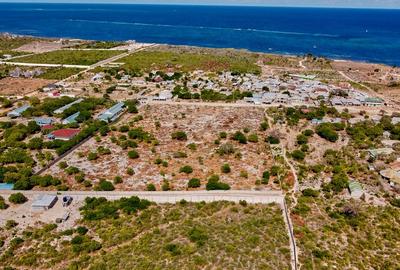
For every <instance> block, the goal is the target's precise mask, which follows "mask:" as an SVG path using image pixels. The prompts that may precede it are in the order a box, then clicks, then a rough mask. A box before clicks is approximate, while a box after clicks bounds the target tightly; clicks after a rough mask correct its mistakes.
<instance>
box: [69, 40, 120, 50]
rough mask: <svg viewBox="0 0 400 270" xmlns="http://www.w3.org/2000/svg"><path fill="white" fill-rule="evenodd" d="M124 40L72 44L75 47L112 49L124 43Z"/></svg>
mask: <svg viewBox="0 0 400 270" xmlns="http://www.w3.org/2000/svg"><path fill="white" fill-rule="evenodd" d="M124 44H125V43H124V42H120V41H93V42H85V43H82V44H78V45H75V46H72V48H74V49H112V48H114V47H117V46H121V45H124Z"/></svg>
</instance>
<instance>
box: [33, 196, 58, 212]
mask: <svg viewBox="0 0 400 270" xmlns="http://www.w3.org/2000/svg"><path fill="white" fill-rule="evenodd" d="M57 200H58V197H57V196H56V195H47V194H45V195H39V196H37V197H36V198H35V200H34V201H33V203H32V210H36V211H39V210H48V209H50V208H52V207H53V206H54V205H55V204H56V202H57Z"/></svg>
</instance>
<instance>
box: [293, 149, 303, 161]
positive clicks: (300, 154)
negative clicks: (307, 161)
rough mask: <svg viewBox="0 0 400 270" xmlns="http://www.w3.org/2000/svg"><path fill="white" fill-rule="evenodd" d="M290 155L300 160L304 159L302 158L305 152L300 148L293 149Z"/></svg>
mask: <svg viewBox="0 0 400 270" xmlns="http://www.w3.org/2000/svg"><path fill="white" fill-rule="evenodd" d="M291 156H292V158H294V159H295V160H298V161H301V160H304V158H305V157H306V154H305V153H304V152H303V151H301V150H294V151H293V152H292V154H291Z"/></svg>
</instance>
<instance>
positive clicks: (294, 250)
mask: <svg viewBox="0 0 400 270" xmlns="http://www.w3.org/2000/svg"><path fill="white" fill-rule="evenodd" d="M265 118H266V119H267V122H268V126H269V128H271V127H272V120H271V117H270V116H269V115H268V114H267V112H266V111H265ZM279 147H280V148H281V152H282V155H283V158H284V160H285V163H286V164H287V165H288V166H289V168H290V170H291V172H292V174H293V177H294V185H293V188H292V190H291V191H290V197H291V199H292V200H293V202H294V204H292V207H293V205H296V204H297V198H296V192H297V191H298V187H299V184H298V177H297V173H296V170H295V168H294V166H293V165H292V163H291V162H290V161H289V159H288V158H287V156H286V148H285V147H284V146H283V144H282V142H280V143H279ZM283 211H284V213H283V216H284V220H285V224H286V227H287V229H288V235H289V237H290V258H291V265H292V269H294V270H297V269H298V251H297V246H296V239H295V238H294V233H293V225H292V220H291V219H290V209H289V208H288V207H287V204H286V201H285V199H284V200H283Z"/></svg>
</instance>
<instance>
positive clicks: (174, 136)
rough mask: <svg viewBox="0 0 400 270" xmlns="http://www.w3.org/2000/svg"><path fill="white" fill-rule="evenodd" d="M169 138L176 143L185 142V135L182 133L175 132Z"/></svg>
mask: <svg viewBox="0 0 400 270" xmlns="http://www.w3.org/2000/svg"><path fill="white" fill-rule="evenodd" d="M171 138H172V139H174V140H178V141H186V140H187V135H186V133H185V132H184V131H176V132H173V133H172V134H171Z"/></svg>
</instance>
